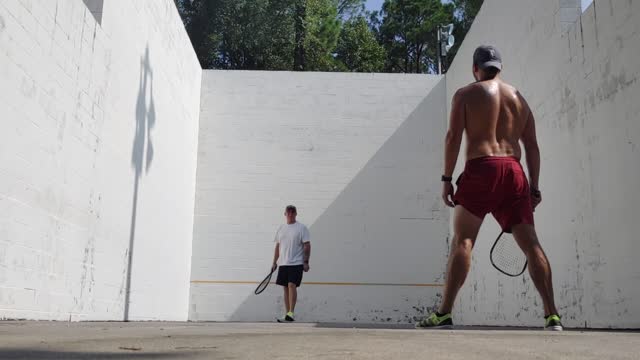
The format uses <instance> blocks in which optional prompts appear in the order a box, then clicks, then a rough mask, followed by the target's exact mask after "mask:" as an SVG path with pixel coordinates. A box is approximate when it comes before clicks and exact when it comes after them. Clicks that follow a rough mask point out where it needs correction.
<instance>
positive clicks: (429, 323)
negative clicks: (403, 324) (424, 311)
mask: <svg viewBox="0 0 640 360" xmlns="http://www.w3.org/2000/svg"><path fill="white" fill-rule="evenodd" d="M416 329H453V318H452V317H451V313H449V314H444V315H440V316H438V314H436V313H433V314H431V315H429V316H428V317H426V318H424V319H422V320H421V321H420V322H418V323H416Z"/></svg>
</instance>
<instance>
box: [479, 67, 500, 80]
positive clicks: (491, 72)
mask: <svg viewBox="0 0 640 360" xmlns="http://www.w3.org/2000/svg"><path fill="white" fill-rule="evenodd" d="M483 71H484V73H485V74H487V77H489V78H492V79H493V78H494V77H496V75H498V74H499V73H500V71H501V70H500V69H498V68H495V67H493V66H489V67H487V68H484V69H483Z"/></svg>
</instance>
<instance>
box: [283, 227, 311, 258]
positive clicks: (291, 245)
mask: <svg viewBox="0 0 640 360" xmlns="http://www.w3.org/2000/svg"><path fill="white" fill-rule="evenodd" d="M309 241H310V235H309V230H308V229H307V227H306V226H304V225H303V224H301V223H299V222H295V223H293V224H283V225H280V227H279V228H278V231H277V232H276V238H275V242H277V243H278V244H280V258H279V259H278V265H279V266H288V265H302V264H304V243H306V242H309Z"/></svg>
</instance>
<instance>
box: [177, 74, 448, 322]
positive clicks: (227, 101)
mask: <svg viewBox="0 0 640 360" xmlns="http://www.w3.org/2000/svg"><path fill="white" fill-rule="evenodd" d="M444 103H445V87H444V80H443V79H442V78H440V77H436V76H428V75H399V74H336V73H333V74H332V73H290V72H224V71H205V72H204V74H203V86H202V99H201V104H202V112H201V115H200V116H201V117H200V136H199V152H198V176H197V178H198V184H197V190H196V194H197V195H196V211H195V225H194V244H193V260H192V264H193V268H192V274H191V278H192V287H191V308H190V315H189V318H190V319H191V320H234V321H235V320H237V321H265V320H266V321H269V320H273V319H274V318H275V317H276V316H279V315H281V314H282V308H283V304H282V295H281V289H279V288H278V287H277V286H271V287H269V288H268V289H267V291H266V292H265V293H263V294H262V295H260V296H255V295H253V290H254V288H255V286H256V284H253V283H251V282H257V281H260V280H262V278H263V277H264V276H265V275H266V273H267V272H268V269H269V268H270V265H271V259H272V256H273V247H274V243H273V237H274V234H275V231H276V229H277V227H278V225H279V224H281V223H282V222H283V221H284V217H283V215H282V214H283V212H284V207H285V206H286V205H287V204H289V203H292V204H295V205H297V206H298V212H299V220H300V221H301V222H302V223H304V224H306V225H307V226H308V227H309V229H310V231H311V239H312V240H311V244H312V255H311V259H312V260H311V271H310V272H309V273H308V274H306V275H305V278H304V281H306V282H307V284H306V285H303V286H302V288H301V291H300V294H299V296H300V298H299V306H298V308H297V311H296V312H297V314H298V318H299V319H300V320H303V321H336V322H393V323H395V322H407V321H411V320H412V318H413V317H414V316H417V315H420V314H421V312H423V311H424V310H425V308H428V307H431V306H433V305H434V304H435V303H436V302H437V296H438V294H439V292H440V287H439V286H437V285H438V284H441V280H442V272H443V269H444V265H445V261H446V258H445V255H446V253H447V235H448V213H447V212H445V211H442V210H443V205H442V202H441V201H440V200H439V192H440V171H441V168H442V157H441V148H442V140H443V136H444V132H445V118H444V116H445V114H444V112H445V107H444ZM274 280H275V279H274ZM228 282H231V283H228ZM243 282H249V283H243ZM326 283H339V284H326ZM372 283H383V284H386V285H379V286H374V285H371V284H372ZM391 284H395V285H398V284H435V285H436V286H425V287H419V286H394V285H391Z"/></svg>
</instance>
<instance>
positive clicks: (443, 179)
mask: <svg viewBox="0 0 640 360" xmlns="http://www.w3.org/2000/svg"><path fill="white" fill-rule="evenodd" d="M440 179H441V180H442V181H443V182H451V181H452V180H453V177H451V176H446V175H442V178H440Z"/></svg>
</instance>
